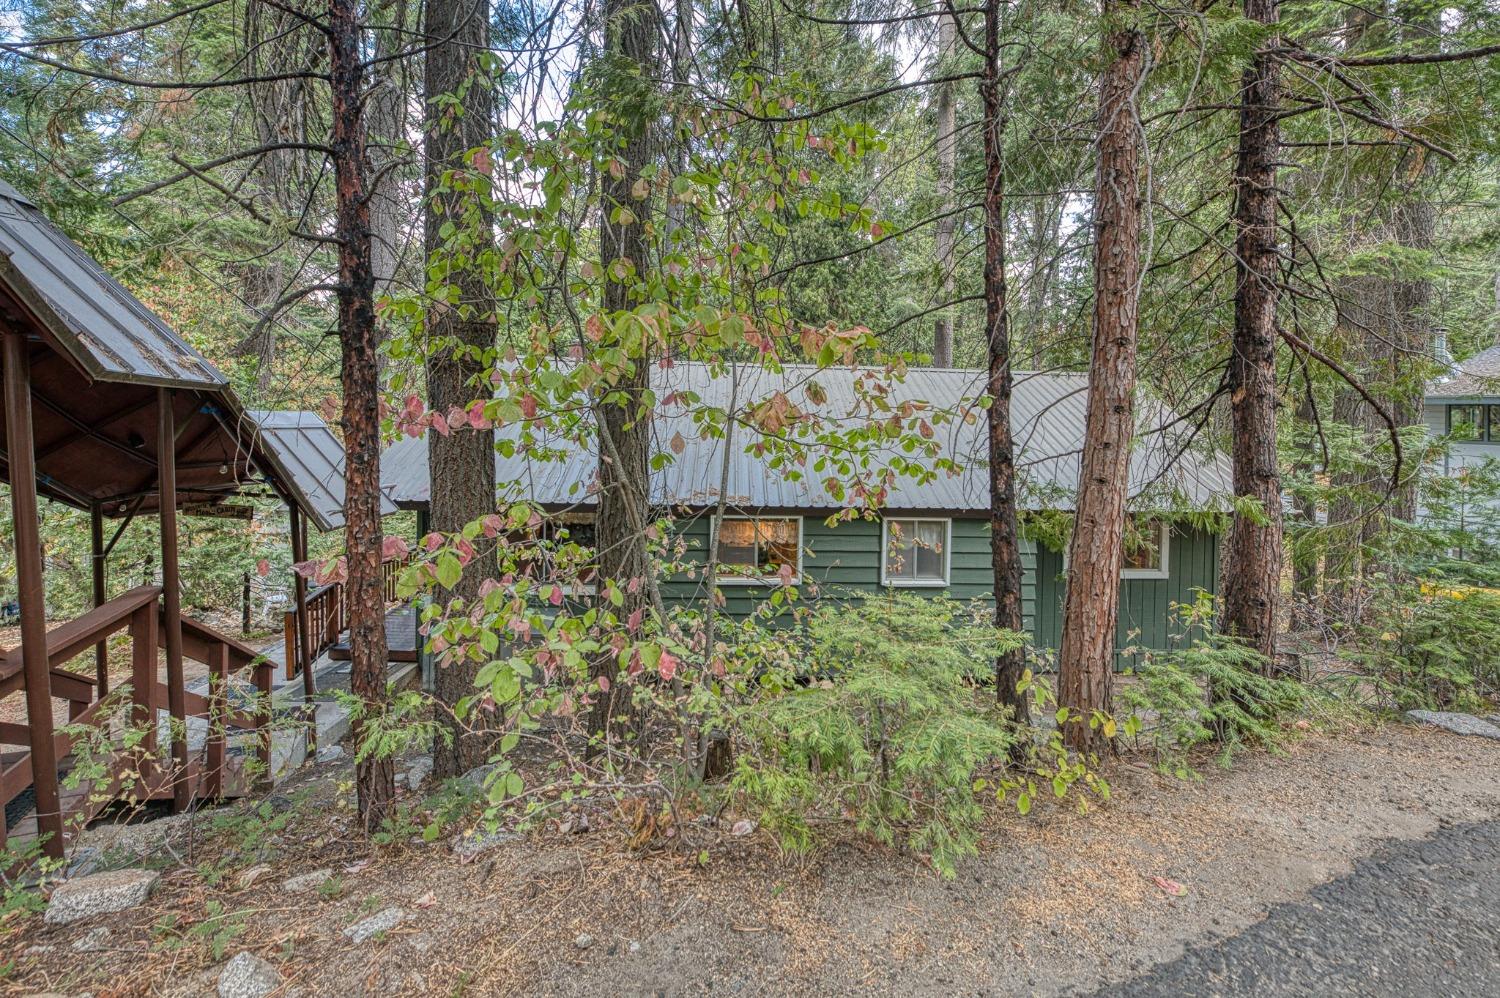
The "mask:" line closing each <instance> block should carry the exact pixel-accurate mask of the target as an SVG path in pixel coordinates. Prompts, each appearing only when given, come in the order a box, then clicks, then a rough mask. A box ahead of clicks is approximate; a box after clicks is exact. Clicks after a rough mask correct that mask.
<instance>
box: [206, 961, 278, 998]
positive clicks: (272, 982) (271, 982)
mask: <svg viewBox="0 0 1500 998" xmlns="http://www.w3.org/2000/svg"><path fill="white" fill-rule="evenodd" d="M279 987H281V972H280V971H279V970H277V969H276V968H275V967H274V966H273V965H272V964H271V963H270V962H269V961H267V960H262V959H261V958H260V957H258V956H256V955H255V954H254V953H250V952H245V953H237V954H235V957H234V959H232V960H230V961H229V962H228V963H226V964H225V965H224V969H223V970H221V971H219V998H265V996H266V995H268V994H272V993H274V992H275V991H276V989H277V988H279Z"/></svg>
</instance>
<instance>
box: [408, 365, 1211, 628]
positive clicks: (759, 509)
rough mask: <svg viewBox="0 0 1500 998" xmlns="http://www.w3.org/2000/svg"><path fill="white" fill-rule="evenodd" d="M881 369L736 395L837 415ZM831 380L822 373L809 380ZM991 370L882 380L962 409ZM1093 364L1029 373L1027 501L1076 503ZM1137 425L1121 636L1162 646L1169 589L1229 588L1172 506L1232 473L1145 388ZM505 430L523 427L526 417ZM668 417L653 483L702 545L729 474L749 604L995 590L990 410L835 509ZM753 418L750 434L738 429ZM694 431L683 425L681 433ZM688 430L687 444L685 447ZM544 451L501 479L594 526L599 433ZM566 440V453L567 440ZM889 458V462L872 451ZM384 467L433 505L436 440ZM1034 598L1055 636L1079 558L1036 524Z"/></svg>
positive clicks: (1019, 432)
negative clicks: (849, 514) (902, 474)
mask: <svg viewBox="0 0 1500 998" xmlns="http://www.w3.org/2000/svg"><path fill="white" fill-rule="evenodd" d="M652 374H653V387H654V388H655V390H656V393H657V395H658V397H659V398H669V397H671V396H672V395H673V393H674V392H682V391H690V392H693V393H695V394H696V395H697V396H698V397H700V398H701V399H702V401H703V403H704V404H708V405H715V404H717V405H719V406H721V407H723V408H725V409H726V410H727V409H728V407H729V404H730V401H729V399H730V391H729V377H728V376H727V375H726V374H725V373H724V372H714V371H710V370H709V369H708V368H707V367H705V366H704V365H699V364H686V363H681V364H677V365H675V366H674V367H672V368H670V369H667V370H655V371H653V372H652ZM879 377H880V375H879V374H878V373H877V372H870V371H866V370H861V369H837V370H833V369H823V370H819V369H815V368H810V367H798V366H790V367H788V368H787V369H785V370H783V371H781V372H775V373H773V372H769V371H766V370H765V369H763V368H759V367H746V368H744V369H743V370H742V371H741V372H740V374H739V388H738V391H737V392H736V393H735V395H734V397H735V399H736V400H737V405H738V411H741V412H743V411H745V410H746V409H747V408H748V407H749V406H751V405H754V404H755V403H756V402H758V401H760V400H762V399H765V398H768V397H770V395H771V393H773V392H781V393H783V394H784V395H786V396H787V397H789V398H790V399H791V400H792V401H793V402H794V403H795V404H796V405H798V406H799V407H800V408H801V409H802V411H804V412H807V411H815V410H816V411H820V414H821V415H822V416H823V418H824V419H825V420H837V419H840V418H848V417H847V416H845V415H843V414H847V413H851V412H855V411H859V409H860V406H861V405H862V404H865V403H867V400H868V398H869V392H870V385H871V383H872V381H873V380H878V379H879ZM814 382H816V384H817V388H816V390H812V389H809V387H808V386H809V385H810V384H812V383H814ZM983 386H984V374H983V372H980V371H967V370H959V369H930V368H929V369H922V368H917V369H912V370H909V371H908V372H907V374H906V376H905V378H904V379H903V380H901V381H881V382H880V383H879V388H878V391H879V392H880V393H882V395H883V397H884V398H885V399H886V400H887V401H888V403H889V404H890V405H892V406H895V405H898V404H900V403H901V402H903V401H912V402H914V403H917V404H918V405H920V406H925V407H928V408H926V409H924V410H923V411H926V412H936V411H946V412H952V413H957V412H961V411H962V410H963V409H965V408H972V407H973V406H974V405H975V402H976V400H977V399H978V398H979V397H980V395H981V393H982V391H983ZM1086 388H1087V380H1086V378H1085V377H1084V376H1082V375H1078V374H1056V373H1049V374H1029V373H1020V374H1018V375H1017V377H1016V386H1015V391H1014V395H1013V399H1012V409H1011V413H1012V421H1013V425H1014V428H1015V429H1014V436H1015V440H1016V444H1017V462H1016V463H1017V468H1018V471H1019V477H1020V481H1021V487H1020V490H1019V498H1020V501H1021V505H1022V507H1023V509H1025V510H1028V511H1043V510H1062V511H1067V510H1068V509H1069V508H1070V502H1071V496H1072V494H1073V491H1074V489H1075V488H1076V481H1077V475H1078V452H1079V448H1080V447H1081V445H1082V441H1083V426H1084V409H1085V390H1086ZM1137 408H1138V410H1139V412H1138V417H1139V420H1140V431H1139V433H1138V436H1137V440H1136V443H1135V445H1134V447H1133V450H1132V459H1131V494H1132V506H1133V507H1134V508H1135V509H1136V510H1138V512H1136V513H1134V514H1133V515H1135V516H1136V517H1138V522H1139V523H1140V524H1141V526H1142V529H1140V530H1139V531H1137V533H1138V534H1139V535H1140V536H1142V537H1145V538H1148V539H1149V540H1148V541H1147V542H1146V543H1144V544H1141V545H1140V546H1139V548H1138V549H1136V550H1134V551H1131V552H1127V565H1126V567H1125V569H1124V571H1123V573H1122V574H1123V583H1122V586H1121V607H1120V624H1119V634H1118V641H1117V644H1118V647H1120V648H1126V647H1128V646H1130V645H1138V646H1146V647H1163V646H1165V645H1166V644H1167V643H1168V641H1169V639H1170V637H1171V636H1172V635H1173V634H1175V633H1178V631H1179V630H1180V628H1179V627H1177V625H1176V621H1175V618H1174V614H1173V612H1172V605H1173V604H1174V603H1190V602H1192V601H1193V599H1194V597H1195V593H1196V592H1197V591H1198V590H1206V591H1208V592H1214V591H1216V588H1217V584H1218V572H1219V567H1218V566H1219V548H1218V538H1217V537H1216V536H1215V535H1214V534H1212V533H1210V532H1208V531H1206V530H1204V529H1202V528H1201V527H1199V526H1196V525H1194V526H1190V525H1189V521H1191V522H1193V523H1195V524H1196V523H1201V522H1202V521H1203V520H1204V519H1205V518H1203V517H1188V518H1183V517H1180V516H1168V515H1164V514H1166V513H1168V512H1169V511H1170V512H1172V513H1174V514H1175V513H1181V512H1183V511H1193V510H1211V509H1215V508H1220V507H1221V506H1222V503H1221V502H1220V497H1222V496H1223V495H1225V494H1227V493H1228V491H1229V473H1228V469H1227V467H1226V466H1225V462H1224V461H1223V459H1222V457H1221V456H1219V455H1215V454H1211V453H1204V452H1201V451H1199V450H1197V449H1195V448H1194V447H1193V446H1192V443H1191V441H1190V440H1188V439H1187V438H1186V437H1184V436H1182V434H1185V433H1187V432H1188V429H1187V428H1185V427H1179V426H1178V424H1177V421H1176V417H1175V414H1173V413H1172V411H1171V410H1170V409H1169V408H1167V407H1166V406H1165V405H1163V404H1161V403H1160V402H1158V401H1156V400H1154V399H1152V398H1150V397H1149V396H1144V395H1143V397H1142V399H1141V402H1140V404H1139V405H1138V406H1137ZM496 432H497V433H501V434H503V433H507V432H510V433H514V432H515V429H514V428H511V429H509V430H505V429H502V430H498V431H496ZM654 432H655V434H656V436H657V438H658V440H659V441H661V442H662V445H661V446H659V448H658V451H659V452H667V451H668V447H667V446H666V442H668V441H672V440H674V438H675V439H676V441H677V447H673V448H670V451H671V460H670V462H669V463H668V464H667V465H666V466H665V467H663V468H661V469H660V470H659V471H657V472H655V473H654V474H653V477H652V482H651V485H652V495H653V499H654V500H655V501H656V502H657V503H658V504H659V506H660V508H661V509H662V510H664V511H670V512H671V514H672V516H673V517H674V522H675V523H676V525H677V529H679V530H680V531H682V533H683V535H684V536H685V539H686V541H687V556H688V558H689V559H694V560H699V561H702V560H705V559H706V555H707V551H708V549H709V542H710V536H711V535H710V525H711V522H712V519H713V511H714V510H715V509H716V508H717V506H718V492H719V483H720V482H721V481H723V480H724V479H725V477H726V472H727V478H728V482H729V491H728V494H727V496H726V497H725V502H724V505H725V507H726V516H725V522H724V524H723V525H722V528H721V533H720V559H719V560H720V566H721V569H720V580H719V588H720V591H721V592H722V593H723V598H724V607H725V609H726V611H727V612H728V613H729V614H731V615H734V616H743V615H745V614H747V613H749V612H751V610H752V609H753V608H754V607H755V606H756V605H757V604H759V603H760V602H762V601H763V600H765V599H766V598H767V596H768V595H769V594H770V592H771V590H772V587H774V586H776V585H780V584H783V583H784V582H795V583H797V585H798V588H799V592H800V593H801V595H802V596H803V598H804V599H819V600H821V599H830V598H831V599H859V598H866V597H868V596H870V595H878V594H880V593H882V592H886V591H890V590H895V589H904V590H911V591H914V592H921V593H932V594H935V593H947V594H948V595H950V596H952V597H954V598H957V599H961V600H968V599H975V598H988V597H989V596H990V594H991V592H992V589H993V587H992V583H991V571H990V550H989V536H988V535H989V525H988V505H989V502H988V497H989V485H988V476H987V469H986V467H985V461H984V455H985V453H986V451H985V446H986V444H985V434H984V420H983V419H982V418H979V419H976V420H975V422H974V423H973V424H970V423H967V422H965V421H964V420H962V419H950V420H947V421H941V422H937V437H936V439H938V440H939V442H940V443H941V445H942V447H943V450H944V453H946V454H948V455H950V456H951V457H952V459H953V460H954V461H955V462H956V463H957V464H958V465H959V466H960V467H961V468H962V470H961V471H960V472H958V473H947V472H940V473H939V474H938V475H937V476H935V477H934V478H933V479H932V480H931V481H926V482H921V483H918V482H916V481H901V482H899V483H898V484H897V485H896V486H895V487H893V488H892V489H891V490H890V491H889V493H888V495H887V497H886V502H885V503H884V505H883V507H882V508H881V510H880V516H879V517H877V518H873V519H871V518H858V519H853V520H844V521H842V522H839V523H837V524H836V525H830V524H829V520H830V519H831V518H833V516H834V514H836V513H838V512H839V511H840V509H841V508H842V505H841V503H840V502H838V501H836V500H835V499H834V498H833V497H832V496H830V495H829V494H828V493H827V491H825V489H824V486H823V484H821V483H820V481H819V480H818V479H819V476H818V475H816V474H809V475H807V476H805V477H788V476H786V475H784V474H782V473H780V472H779V471H778V470H776V469H773V468H770V467H769V466H767V464H766V463H765V462H764V461H763V460H762V459H761V458H759V457H757V456H756V455H754V454H753V453H749V452H746V451H742V450H741V448H740V447H735V448H732V449H731V450H730V451H729V452H728V453H725V451H724V449H723V447H722V441H719V440H714V439H702V438H700V437H699V435H698V431H697V428H696V427H695V426H694V424H693V423H692V421H691V419H690V418H688V417H687V416H686V415H685V414H684V413H682V412H679V411H674V409H673V408H672V407H669V406H665V405H663V406H662V407H661V408H660V409H659V411H658V412H657V414H656V416H655V422H654ZM744 436H747V434H743V433H742V434H741V439H743V437H744ZM684 441H686V443H685V444H684ZM678 448H680V449H681V452H680V453H678ZM545 452H546V457H545V458H541V457H537V458H533V457H532V456H531V455H530V454H529V453H528V452H527V450H526V448H524V447H518V448H516V452H515V453H514V454H513V455H512V456H504V455H502V454H500V453H499V452H497V456H496V480H497V482H499V483H501V489H502V495H501V496H500V497H499V498H500V499H501V500H502V501H510V500H515V499H520V498H524V499H528V500H531V501H533V502H538V503H540V504H541V505H543V506H544V507H545V508H547V509H548V510H550V511H553V512H554V513H556V514H557V515H558V516H559V517H563V518H565V519H566V520H567V521H568V522H570V523H571V524H573V525H574V531H575V535H577V534H579V533H584V534H585V535H586V532H587V530H588V526H587V525H588V524H589V523H590V522H591V519H590V518H591V516H592V511H593V500H592V491H593V485H594V483H595V481H596V479H597V465H596V462H595V458H594V455H593V454H592V453H591V452H590V451H589V449H588V448H583V447H578V446H572V447H559V446H558V445H557V444H556V443H553V442H548V443H547V444H546V448H545ZM559 452H562V456H561V457H559ZM873 463H874V464H875V465H876V466H877V467H878V466H879V464H880V462H879V461H878V460H877V461H875V462H873ZM381 477H382V481H383V484H384V486H385V488H386V491H387V492H388V494H389V495H390V497H391V498H392V499H393V500H395V502H396V503H397V505H399V506H403V507H406V508H413V509H418V510H422V509H425V507H426V505H427V501H428V496H429V483H428V476H427V445H426V441H425V440H423V439H421V438H413V439H406V440H401V441H398V442H397V443H395V444H393V445H392V446H391V447H390V448H388V449H387V450H386V452H385V454H384V455H383V456H382V459H381ZM1023 557H1024V559H1025V576H1024V579H1023V582H1022V589H1023V591H1022V606H1023V609H1024V613H1025V626H1026V629H1027V631H1028V633H1029V635H1030V637H1031V640H1032V642H1033V644H1034V646H1035V647H1037V648H1039V649H1050V648H1056V646H1057V644H1058V640H1059V637H1060V634H1061V618H1062V604H1063V594H1064V591H1065V586H1066V577H1067V573H1066V570H1065V565H1064V556H1063V553H1062V552H1061V551H1057V550H1052V549H1050V548H1048V547H1047V546H1045V545H1039V544H1037V543H1034V542H1031V541H1026V542H1024V547H1023ZM695 574H696V577H694V578H689V577H688V576H686V575H680V576H676V577H673V578H670V579H667V580H666V581H665V585H664V592H663V595H664V596H665V597H666V598H667V599H669V600H676V601H682V602H692V601H702V600H704V599H705V598H706V597H707V595H708V592H707V587H706V583H705V581H704V577H703V573H702V572H697V573H695Z"/></svg>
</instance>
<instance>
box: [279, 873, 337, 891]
mask: <svg viewBox="0 0 1500 998" xmlns="http://www.w3.org/2000/svg"><path fill="white" fill-rule="evenodd" d="M332 877H333V871H332V870H330V869H329V868H327V867H324V868H323V869H321V870H314V871H312V872H311V873H303V874H300V875H298V876H295V877H291V878H289V879H287V880H285V881H283V882H282V884H281V889H282V890H284V891H286V892H287V893H288V894H301V893H302V892H303V891H310V890H314V889H316V888H318V887H322V886H323V885H324V884H325V883H327V882H328V881H329V880H330V879H332Z"/></svg>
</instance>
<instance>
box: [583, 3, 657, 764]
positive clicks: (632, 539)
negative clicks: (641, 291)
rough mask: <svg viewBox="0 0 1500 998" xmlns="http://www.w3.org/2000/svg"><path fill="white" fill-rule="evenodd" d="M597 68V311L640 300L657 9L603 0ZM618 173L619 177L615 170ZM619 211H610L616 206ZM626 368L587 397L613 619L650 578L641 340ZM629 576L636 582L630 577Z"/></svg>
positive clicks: (614, 718) (614, 716)
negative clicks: (602, 74) (617, 601)
mask: <svg viewBox="0 0 1500 998" xmlns="http://www.w3.org/2000/svg"><path fill="white" fill-rule="evenodd" d="M603 16H604V56H603V58H604V59H605V60H607V63H606V66H605V71H606V73H607V74H608V79H609V80H610V83H611V85H610V88H609V97H610V100H609V105H610V110H611V111H612V112H613V113H614V115H615V127H616V130H617V133H618V134H619V135H620V136H621V144H620V146H619V148H618V149H617V151H616V157H617V158H618V159H619V160H620V162H621V163H622V166H623V168H622V169H620V170H618V171H610V170H604V171H601V173H600V180H599V186H600V205H599V210H600V216H601V217H600V236H599V241H600V264H601V269H602V271H603V274H604V277H603V280H604V294H603V302H602V305H603V310H604V312H605V313H606V314H613V313H617V312H620V311H622V310H624V309H628V308H633V307H635V306H637V305H639V304H641V301H640V300H639V297H638V295H637V294H636V293H635V292H634V290H633V285H634V283H635V282H636V281H637V280H639V279H640V278H639V275H640V274H643V273H644V272H645V271H646V269H647V267H648V265H649V260H648V259H647V257H648V254H649V252H650V246H649V243H648V239H647V233H648V229H647V226H648V224H649V223H650V214H649V209H650V199H649V197H647V198H637V197H635V196H634V194H633V189H634V188H635V187H636V184H637V182H638V181H640V180H641V179H642V178H641V171H642V169H643V168H644V167H646V166H647V165H648V164H651V163H654V162H656V160H657V159H658V158H659V156H660V155H661V152H662V150H661V146H660V141H659V136H658V134H657V127H656V120H655V116H656V114H657V113H658V112H659V111H660V95H659V94H658V93H657V92H656V88H655V84H654V82H653V81H654V80H656V79H657V77H658V76H659V72H658V67H657V61H658V59H657V50H656V26H657V23H658V17H659V15H658V12H657V11H656V10H655V9H654V8H653V7H652V5H651V4H650V3H643V2H641V0H604V5H603ZM616 173H618V176H616V175H615V174H616ZM622 208H623V209H624V210H625V211H626V212H627V214H624V215H618V216H617V210H618V209H622ZM617 263H620V264H624V263H628V264H629V266H630V273H629V274H628V275H627V276H621V275H617V274H616V270H617V267H616V264H617ZM629 363H630V365H631V367H630V370H629V371H628V372H627V373H625V374H623V375H622V376H620V377H619V378H618V379H617V380H614V381H613V382H612V383H611V386H610V387H611V390H610V392H609V394H610V395H616V396H618V397H617V398H612V399H605V398H603V397H601V398H600V399H599V401H598V403H597V404H596V406H595V412H596V415H597V419H598V425H599V497H598V507H597V510H598V512H597V514H596V515H597V523H596V527H595V542H596V544H597V546H598V552H599V556H598V560H599V581H598V592H599V598H600V601H601V602H600V610H601V612H606V613H614V614H615V615H616V616H618V617H619V618H620V619H624V618H625V616H627V615H628V614H630V613H631V612H633V611H634V610H636V609H643V610H644V609H646V608H648V606H649V603H650V598H649V593H650V591H651V589H652V586H653V580H652V579H651V575H650V559H649V558H648V552H647V545H646V536H645V528H646V525H647V524H648V523H649V521H650V503H649V499H650V494H649V484H650V480H649V477H648V475H649V463H648V462H649V459H650V445H651V409H650V407H649V406H648V405H647V404H646V397H647V392H648V389H649V387H650V364H651V357H650V351H649V349H642V350H641V355H640V356H638V357H633V358H631V359H630V361H629ZM632 580H635V582H634V584H633V585H632V584H631V581H632ZM607 581H613V582H614V583H615V584H616V585H617V586H618V587H619V588H620V590H621V591H622V592H624V593H625V594H626V597H625V605H624V606H622V607H618V608H615V607H612V606H610V605H609V603H608V600H607V599H606V597H605V583H606V582H607ZM616 669H617V663H616V661H615V657H614V655H612V654H604V655H601V656H599V657H598V658H596V659H595V661H594V662H592V663H591V665H590V674H591V676H592V677H593V678H594V680H595V681H596V682H597V681H598V680H599V679H600V678H603V679H604V680H605V684H606V685H608V687H609V689H608V690H607V691H604V692H601V693H599V694H597V695H596V697H595V700H594V704H593V707H592V709H591V710H590V714H589V730H590V731H591V732H593V733H596V734H600V733H602V734H604V735H605V736H606V738H609V737H613V735H614V734H615V732H616V730H617V728H618V725H617V722H618V721H619V720H620V719H622V718H625V717H626V715H628V714H629V713H630V712H629V709H628V705H629V702H630V690H629V688H628V685H627V684H625V683H616V682H611V680H613V679H614V678H615V672H616Z"/></svg>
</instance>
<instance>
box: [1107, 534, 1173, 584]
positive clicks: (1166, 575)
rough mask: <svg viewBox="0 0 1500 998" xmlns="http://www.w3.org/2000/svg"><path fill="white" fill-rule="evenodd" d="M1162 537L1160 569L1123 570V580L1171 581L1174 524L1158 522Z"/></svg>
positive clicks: (1159, 545)
mask: <svg viewBox="0 0 1500 998" xmlns="http://www.w3.org/2000/svg"><path fill="white" fill-rule="evenodd" d="M1156 525H1157V527H1158V529H1160V530H1161V536H1160V537H1159V538H1158V539H1157V544H1158V550H1160V551H1161V567H1160V568H1121V569H1120V578H1122V579H1170V578H1171V577H1172V561H1171V555H1172V524H1171V523H1170V522H1169V521H1167V520H1158V521H1156Z"/></svg>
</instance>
